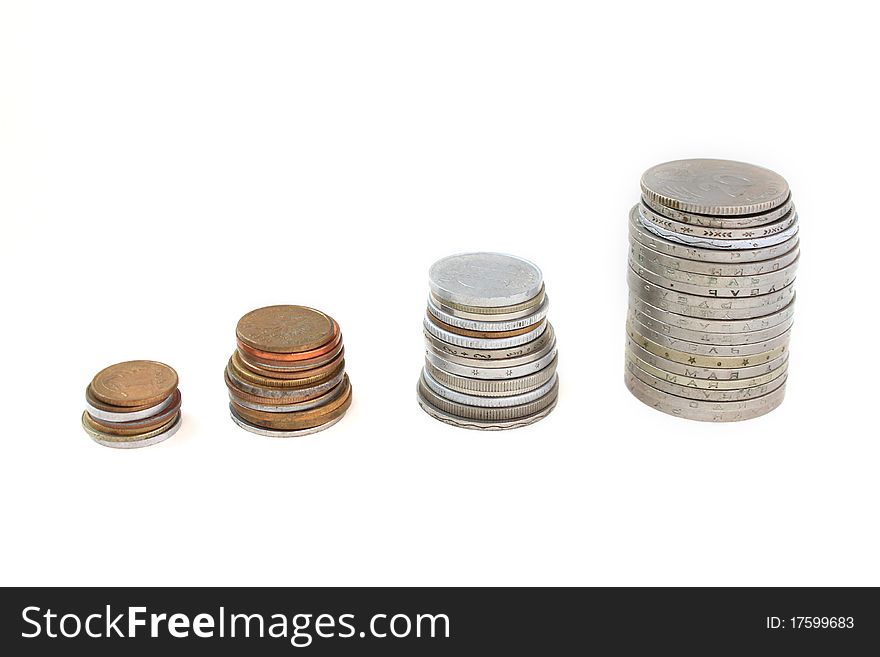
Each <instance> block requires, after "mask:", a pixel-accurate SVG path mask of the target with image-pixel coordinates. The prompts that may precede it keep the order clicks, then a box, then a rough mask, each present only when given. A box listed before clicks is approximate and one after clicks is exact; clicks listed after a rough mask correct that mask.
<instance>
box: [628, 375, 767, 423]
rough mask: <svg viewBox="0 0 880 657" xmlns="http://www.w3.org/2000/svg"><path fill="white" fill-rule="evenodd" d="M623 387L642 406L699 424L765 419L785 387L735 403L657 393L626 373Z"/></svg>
mask: <svg viewBox="0 0 880 657" xmlns="http://www.w3.org/2000/svg"><path fill="white" fill-rule="evenodd" d="M624 381H625V382H626V387H627V388H629V391H630V392H631V393H632V394H633V396H634V397H636V398H637V399H638V400H640V401H641V402H643V403H645V404H647V405H648V406H651V407H652V408H655V409H657V410H658V411H662V412H664V413H668V414H669V415H674V416H675V417H683V418H687V419H689V420H698V421H701V422H739V421H741V420H749V419H753V418H756V417H760V416H761V415H766V414H767V413H769V412H770V411H772V410H773V409H775V408H777V407H778V406H779V405H780V404H781V403H782V401H783V399H784V398H785V386H781V387H780V388H777V389H776V390H774V391H773V392H771V393H770V394H767V395H764V396H763V397H757V398H755V399H748V400H743V401H735V402H716V401H710V402H703V401H697V400H695V399H684V398H681V397H676V396H675V395H669V394H666V393H662V392H659V391H657V390H655V389H654V388H651V386H649V385H647V384H645V383H643V382H642V381H639V380H638V379H637V378H636V377H634V376H632V375H631V374H630V373H629V372H627V373H626V375H625V376H624Z"/></svg>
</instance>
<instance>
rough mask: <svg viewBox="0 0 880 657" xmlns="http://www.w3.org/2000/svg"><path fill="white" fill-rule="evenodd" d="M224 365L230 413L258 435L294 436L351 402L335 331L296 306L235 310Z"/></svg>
mask: <svg viewBox="0 0 880 657" xmlns="http://www.w3.org/2000/svg"><path fill="white" fill-rule="evenodd" d="M235 333H236V338H237V341H238V349H237V350H236V351H235V353H234V354H232V358H230V359H229V363H228V364H227V366H226V372H225V373H224V375H225V378H226V387H227V388H228V389H229V410H230V412H231V414H232V419H233V420H234V421H235V423H236V424H238V425H239V426H240V427H242V428H243V429H246V430H247V431H250V432H252V433H256V434H259V435H262V436H273V437H281V438H285V437H293V436H303V435H306V434H310V433H316V432H318V431H321V430H322V429H326V428H328V427H330V426H332V425H334V424H336V423H337V422H338V421H339V420H340V419H342V416H343V415H345V412H346V411H347V410H348V407H349V406H350V405H351V384H350V383H349V380H348V375H347V374H346V373H345V359H344V348H343V345H342V333H341V332H340V330H339V325H338V324H337V323H336V321H335V320H334V319H333V318H332V317H329V316H328V315H325V314H324V313H322V312H319V311H317V310H314V309H312V308H305V307H303V306H269V307H267V308H259V309H257V310H254V311H252V312H249V313H248V314H247V315H245V316H244V317H242V318H241V320H239V322H238V327H237V328H236V331H235Z"/></svg>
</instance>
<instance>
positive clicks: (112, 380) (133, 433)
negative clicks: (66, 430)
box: [82, 360, 181, 448]
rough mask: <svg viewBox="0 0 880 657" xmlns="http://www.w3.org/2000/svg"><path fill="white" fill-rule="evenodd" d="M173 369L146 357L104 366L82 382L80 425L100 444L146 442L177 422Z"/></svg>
mask: <svg viewBox="0 0 880 657" xmlns="http://www.w3.org/2000/svg"><path fill="white" fill-rule="evenodd" d="M177 382H178V380H177V372H175V371H174V370H173V369H172V368H170V367H168V365H164V364H162V363H157V362H155V361H152V360H132V361H128V362H125V363H118V364H116V365H111V366H110V367H107V368H105V369H103V370H101V371H100V372H98V374H97V375H96V376H95V378H94V379H92V382H91V383H90V384H89V387H88V388H86V410H85V412H84V413H83V415H82V426H83V429H85V430H86V433H88V434H89V436H91V437H92V440H94V441H95V442H96V443H98V444H100V445H104V446H105V447H121V448H131V447H147V446H148V445H155V444H156V443H160V442H162V441H163V440H167V439H168V438H170V437H171V436H173V435H174V434H175V433H176V432H177V430H178V429H179V428H180V423H181V416H180V403H181V397H180V390H178V389H177Z"/></svg>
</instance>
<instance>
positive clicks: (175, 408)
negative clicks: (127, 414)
mask: <svg viewBox="0 0 880 657" xmlns="http://www.w3.org/2000/svg"><path fill="white" fill-rule="evenodd" d="M171 400H172V402H173V403H172V404H171V405H170V406H168V407H167V408H164V409H162V410H161V411H159V412H158V413H156V414H155V415H151V416H150V417H147V418H143V419H141V420H128V421H127V422H111V421H109V420H100V421H99V419H98V418H95V416H94V415H92V414H91V413H89V411H86V413H89V415H90V416H91V417H92V418H94V419H95V421H96V422H98V424H103V425H106V426H107V427H109V428H111V429H138V428H140V427H143V426H145V425H153V426H157V425H161V424H162V422H163V421H168V420H171V418H173V417H174V416H175V415H177V413H179V412H180V407H181V405H182V404H183V397H182V395H181V394H180V390H179V389H178V390H175V391H174V393H173V394H172V395H171Z"/></svg>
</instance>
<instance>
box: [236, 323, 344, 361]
mask: <svg viewBox="0 0 880 657" xmlns="http://www.w3.org/2000/svg"><path fill="white" fill-rule="evenodd" d="M334 326H335V324H334ZM341 343H342V333H340V332H339V331H338V330H337V331H336V335H335V336H334V337H333V338H332V339H331V340H330V341H329V342H327V343H325V344H323V345H321V346H320V347H318V348H317V349H310V350H309V351H300V352H297V353H295V354H287V353H277V352H273V351H263V350H261V349H254V348H253V347H249V346H248V345H246V344H245V343H244V342H242V341H241V340H239V341H238V348H239V349H240V350H241V351H243V352H244V353H246V354H248V355H249V356H254V357H256V358H262V359H264V360H277V361H283V362H297V361H301V360H311V359H313V358H317V357H318V356H323V355H324V354H326V353H328V352H331V351H333V350H334V349H335V348H336V347H337V346H338V345H340V344H341Z"/></svg>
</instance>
